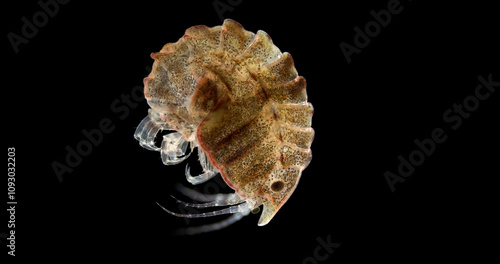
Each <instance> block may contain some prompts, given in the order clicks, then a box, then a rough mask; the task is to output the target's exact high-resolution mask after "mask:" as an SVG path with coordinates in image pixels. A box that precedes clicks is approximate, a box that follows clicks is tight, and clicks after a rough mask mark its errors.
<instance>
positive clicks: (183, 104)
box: [145, 19, 314, 225]
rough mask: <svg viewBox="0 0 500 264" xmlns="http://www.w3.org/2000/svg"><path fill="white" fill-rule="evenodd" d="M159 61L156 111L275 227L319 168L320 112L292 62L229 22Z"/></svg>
mask: <svg viewBox="0 0 500 264" xmlns="http://www.w3.org/2000/svg"><path fill="white" fill-rule="evenodd" d="M151 56H152V58H153V59H154V60H155V63H154V65H153V71H152V72H151V74H150V75H149V76H148V77H147V78H146V79H145V95H146V98H147V100H148V103H149V104H150V106H151V108H152V110H153V111H155V112H157V113H160V115H161V117H162V119H163V120H164V121H165V122H166V123H168V124H169V126H170V127H171V128H172V129H175V130H177V131H178V132H180V133H181V134H182V135H183V136H184V137H185V138H186V139H187V140H189V141H194V142H195V143H197V146H199V147H201V148H202V149H203V151H205V153H206V154H207V155H208V157H209V159H210V162H211V163H212V165H214V166H215V167H216V168H217V169H218V170H219V171H220V172H221V174H222V177H223V178H224V180H225V182H226V183H227V184H228V185H229V186H230V187H231V188H233V189H235V190H236V192H237V193H238V194H239V195H240V196H241V197H245V198H246V199H254V200H255V201H258V204H257V205H260V204H264V210H263V215H262V216H261V219H260V221H259V225H263V224H266V223H267V222H269V221H270V219H271V218H272V217H273V216H274V214H275V213H276V212H277V211H278V210H279V208H280V207H281V205H283V203H285V202H286V200H287V199H288V198H289V197H290V195H291V194H292V192H293V190H294V189H295V187H296V185H297V183H298V180H299V178H300V175H301V172H302V170H304V168H305V167H306V166H307V165H308V164H309V162H310V160H311V151H310V145H311V142H312V140H313V135H314V131H313V129H312V128H311V118H312V114H313V108H312V105H311V104H310V103H308V102H307V94H306V90H305V88H306V82H305V79H304V78H303V77H301V76H298V74H297V71H296V69H295V67H294V63H293V60H292V57H291V55H290V54H288V53H286V52H285V53H281V52H280V50H279V49H278V48H277V47H276V46H275V45H274V44H273V43H272V41H271V38H270V37H269V36H268V35H267V34H266V33H265V32H263V31H258V32H257V33H256V34H254V33H252V32H249V31H246V30H244V28H243V27H242V26H241V25H240V24H238V23H237V22H235V21H233V20H229V19H227V20H225V21H224V24H223V25H222V26H216V27H212V28H208V27H206V26H195V27H191V28H189V29H188V30H186V33H185V35H184V36H183V37H182V38H180V39H179V41H177V42H176V43H169V44H167V45H165V46H164V47H163V49H162V50H161V51H160V52H158V53H153V54H152V55H151Z"/></svg>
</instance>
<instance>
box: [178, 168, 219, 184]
mask: <svg viewBox="0 0 500 264" xmlns="http://www.w3.org/2000/svg"><path fill="white" fill-rule="evenodd" d="M218 173H219V171H205V172H203V173H202V174H200V175H198V176H191V173H190V172H189V164H186V179H187V181H188V182H189V183H191V184H193V185H196V184H200V183H204V182H206V181H208V180H210V179H211V178H213V177H214V176H215V175H217V174H218Z"/></svg>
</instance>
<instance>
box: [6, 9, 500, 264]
mask: <svg viewBox="0 0 500 264" xmlns="http://www.w3.org/2000/svg"><path fill="white" fill-rule="evenodd" d="M213 2H219V3H227V2H229V1H227V2H226V1H224V0H220V1H203V2H202V1H199V2H194V1H182V2H172V1H137V2H126V1H125V2H124V1H120V2H115V3H114V4H111V3H109V2H107V3H106V4H103V3H97V2H89V1H70V2H69V3H68V4H66V5H61V6H60V9H59V11H58V13H57V14H56V15H55V16H54V17H51V18H49V19H48V22H47V24H46V25H45V26H43V27H42V28H40V29H39V32H38V34H37V35H36V36H35V37H33V38H30V39H29V42H28V43H27V44H21V45H20V46H19V52H18V53H15V52H14V50H13V48H12V46H11V44H10V43H9V41H8V38H7V37H4V40H3V43H4V48H3V51H4V54H5V55H3V58H5V59H3V60H2V61H3V62H4V63H5V64H6V65H5V66H4V68H3V69H4V70H3V78H2V80H3V87H4V89H3V92H4V93H3V94H4V95H3V97H2V98H3V102H4V106H5V108H4V111H3V112H4V126H3V130H4V131H6V132H7V133H6V134H4V142H5V143H4V145H5V149H6V148H7V147H15V148H16V175H17V176H16V199H17V201H18V205H17V206H16V229H15V231H16V240H15V241H16V255H17V257H18V258H27V257H33V256H35V257H37V258H38V259H45V258H51V259H64V260H73V259H80V258H92V259H100V258H106V259H122V258H129V257H132V256H134V257H140V258H143V259H149V258H157V259H158V260H159V261H162V262H166V263H179V262H180V261H184V263H198V262H200V261H203V262H218V263H234V262H241V261H244V262H245V263H250V262H254V263H256V262H259V263H271V262H279V263H302V262H303V260H304V259H306V258H307V257H314V251H315V248H316V247H317V246H318V245H319V244H318V242H317V239H318V238H321V239H324V240H326V239H327V237H328V236H330V238H331V240H332V242H335V243H340V247H339V248H337V249H335V251H334V252H333V253H332V254H330V255H329V256H328V259H326V260H325V261H318V263H345V262H349V263H354V262H359V261H363V260H372V261H387V262H394V263H406V262H408V261H410V260H415V259H417V260H420V261H424V260H444V261H446V260H452V259H453V260H455V259H464V258H467V259H470V260H477V259H484V258H490V257H496V258H497V259H498V256H496V255H497V254H494V253H495V252H497V251H498V239H497V235H496V234H497V233H495V232H494V230H493V228H494V227H496V226H497V224H498V217H497V216H495V214H494V212H495V211H498V200H499V199H498V191H497V186H498V185H495V184H494V183H493V182H494V180H495V179H497V178H498V176H499V171H500V170H499V169H498V163H499V155H498V147H499V144H498V135H499V129H498V123H499V117H498V112H499V111H498V110H499V107H498V103H499V99H498V92H496V93H493V94H491V96H490V97H489V98H488V99H487V100H484V101H480V103H479V108H478V109H477V110H476V111H473V112H472V113H471V115H470V117H469V118H468V119H464V120H463V123H462V125H461V126H460V127H459V128H458V129H456V130H451V129H450V123H446V122H445V121H444V120H443V117H442V116H443V113H444V112H445V111H446V110H447V109H449V108H451V107H452V106H453V104H455V103H457V104H462V103H463V101H464V98H466V97H467V96H469V95H473V94H474V91H475V88H476V86H477V85H478V84H479V81H478V79H477V78H478V76H484V77H485V78H486V77H487V76H488V74H490V73H491V74H492V76H493V80H496V81H500V71H499V65H498V64H499V59H500V56H499V52H498V48H499V47H500V41H499V40H498V37H499V31H498V25H499V24H498V11H497V10H498V9H496V8H494V7H493V6H491V5H489V4H483V3H478V2H477V1H475V3H474V4H473V5H472V4H471V3H467V2H463V3H456V2H454V3H447V4H438V3H436V1H418V0H414V1H401V6H402V7H403V10H402V11H401V13H399V14H397V15H393V16H392V19H391V21H390V23H389V24H388V25H387V27H385V28H382V30H381V32H380V33H379V34H378V35H377V36H374V37H372V38H371V42H370V44H369V45H368V46H367V47H365V48H363V49H361V52H360V53H359V54H353V55H352V57H351V58H352V62H351V63H350V64H348V63H347V62H346V59H345V57H344V55H343V54H342V51H341V49H340V48H339V44H340V43H341V42H343V41H345V42H347V43H349V44H351V45H352V44H353V38H354V35H355V32H354V30H353V28H354V27H356V26H358V27H360V28H364V26H365V24H366V23H367V22H369V21H371V20H373V17H372V16H371V15H370V11H371V10H375V11H379V10H381V9H386V8H387V3H388V2H389V1H387V0H386V1H365V2H362V1H335V2H334V3H333V4H326V3H324V2H318V1H302V2H301V1H296V2H293V1H281V2H280V3H277V1H275V2H273V4H269V3H268V2H269V1H247V0H244V1H232V3H233V4H235V5H234V6H233V7H232V10H231V11H226V12H224V13H223V14H222V15H223V17H224V18H232V19H234V20H236V21H238V22H239V23H241V24H242V25H243V26H244V27H245V29H247V30H249V31H252V32H256V31H257V30H259V29H262V30H264V31H266V32H267V33H268V34H269V35H270V36H271V37H272V39H273V41H274V43H275V44H276V45H277V46H278V47H279V48H280V49H281V51H287V52H289V53H290V54H291V55H292V56H293V59H294V62H295V66H296V68H297V70H298V72H299V74H300V75H302V76H304V77H305V78H306V80H307V84H308V87H307V91H308V96H309V101H310V102H311V103H312V104H313V105H314V109H315V112H314V117H313V128H314V129H315V131H316V135H315V140H314V142H313V145H312V150H313V160H312V162H311V164H310V165H309V167H308V168H307V169H306V170H305V171H304V172H303V174H302V179H301V181H300V184H299V185H298V188H297V190H296V191H295V193H294V194H293V195H292V197H291V198H290V199H289V201H288V202H287V204H286V205H285V206H284V207H283V208H282V209H281V210H280V211H279V213H278V214H277V215H276V216H275V218H274V219H273V220H272V221H271V222H270V223H269V224H268V225H266V226H264V227H258V226H257V221H258V217H259V215H260V214H259V215H252V214H251V215H250V216H247V217H245V218H244V219H242V220H240V221H239V222H238V223H236V224H234V225H232V226H230V227H228V228H226V229H223V230H220V231H217V232H212V233H207V234H201V235H197V236H184V237H178V236H172V235H171V230H172V229H174V228H177V227H185V226H187V225H186V222H185V220H183V219H179V218H175V217H173V216H171V215H169V214H167V213H165V212H164V211H162V210H161V208H159V207H158V205H157V204H156V201H158V202H160V203H162V204H164V205H165V206H167V207H168V206H170V208H174V209H176V205H175V202H173V201H172V200H171V199H170V197H169V195H170V194H171V193H174V189H173V187H172V186H173V185H174V184H175V183H176V182H181V183H184V184H187V182H186V180H185V178H184V166H185V164H186V162H184V163H182V164H180V165H177V166H169V167H167V166H164V165H163V164H162V163H161V160H160V155H159V154H158V153H157V152H151V151H147V150H145V149H143V148H141V147H140V146H139V144H138V142H137V141H135V140H134V138H133V133H134V130H135V128H136V126H137V125H138V124H139V122H140V121H141V120H142V118H144V117H145V116H146V114H147V109H148V106H147V103H146V102H145V101H140V102H137V106H136V107H135V105H134V107H128V110H129V112H127V113H125V112H121V111H120V112H116V111H113V110H112V109H111V105H112V104H113V102H114V101H115V100H121V96H122V94H124V95H130V94H131V91H132V90H133V88H134V87H136V86H142V79H143V78H144V77H145V76H147V74H148V72H147V71H146V70H145V68H146V67H147V66H151V65H152V63H153V60H152V59H151V58H150V57H149V54H150V53H152V52H157V51H159V50H160V49H161V47H162V46H163V45H164V44H165V43H168V42H175V41H177V39H179V38H180V37H181V36H182V35H183V33H184V31H185V30H186V29H187V28H188V27H190V26H194V25H199V24H204V25H207V26H216V25H220V24H222V21H221V20H220V18H219V15H218V12H217V10H216V9H215V8H214V5H213ZM238 2H240V3H238ZM484 2H486V1H484ZM2 9H4V10H3V12H2V13H3V14H2V16H3V17H5V22H3V23H2V24H3V25H6V28H5V29H4V31H3V35H4V36H7V34H8V33H9V32H13V33H16V34H19V35H21V27H22V25H23V22H22V21H21V18H22V17H23V16H26V17H27V18H28V19H29V20H31V19H32V17H33V14H34V13H36V12H38V11H40V10H41V8H40V7H39V5H38V4H37V2H36V1H24V2H16V4H12V3H10V4H9V5H5V4H4V6H3V7H2ZM497 89H498V88H497ZM123 105H124V104H123V103H120V104H119V106H123ZM105 118H109V119H110V120H111V121H112V124H113V126H114V127H115V128H114V130H113V131H112V132H111V133H109V134H105V135H104V138H103V141H102V143H101V144H99V145H98V146H95V147H94V148H93V150H92V152H91V154H90V155H88V156H86V157H83V158H82V161H81V163H80V164H79V165H78V166H76V167H75V168H73V171H72V172H71V173H65V174H64V175H63V176H62V177H63V178H62V179H63V181H62V182H60V181H59V180H58V178H57V177H56V174H55V173H54V171H53V169H52V167H51V164H52V163H53V162H54V161H57V162H60V163H65V161H64V160H65V157H66V155H67V151H66V150H65V148H66V146H70V147H72V148H75V147H76V145H77V144H78V143H79V142H80V141H82V140H84V139H85V137H84V136H83V134H82V132H81V131H82V130H83V129H85V130H92V129H95V128H98V127H99V122H100V121H101V120H103V119H105ZM121 118H122V119H121ZM438 127H440V128H443V129H444V130H445V132H446V135H447V140H446V141H445V142H444V143H442V144H439V145H438V146H437V147H436V150H435V152H434V153H433V154H432V155H431V156H430V157H427V158H426V160H425V161H424V163H423V164H422V165H421V166H419V167H417V168H416V169H415V172H414V173H413V174H412V175H411V176H410V177H408V178H407V179H406V181H405V182H403V183H399V184H397V185H396V191H395V192H391V190H390V188H389V186H388V184H387V182H386V180H385V179H384V172H386V171H388V170H389V171H391V172H396V171H397V166H398V164H399V161H398V160H397V157H398V156H399V155H402V156H404V157H408V155H409V153H410V152H411V151H413V150H414V149H416V146H415V144H414V143H413V141H414V140H415V139H420V140H421V139H424V138H429V137H430V136H431V132H432V130H433V129H435V128H438ZM196 160H197V157H196V155H193V156H192V157H190V158H189V160H188V162H189V164H191V165H192V166H193V170H194V171H196V169H195V168H197V169H198V170H199V166H198V167H196V166H197V165H195V164H196V162H197V161H196ZM5 162H6V163H7V161H5ZM4 179H5V178H4ZM214 182H216V181H212V183H208V186H207V185H205V186H203V185H202V186H200V187H198V188H199V189H200V190H203V189H206V190H207V191H209V192H210V191H214V188H213V186H214V184H215V183H214ZM1 189H3V190H4V192H7V181H6V180H5V181H4V187H3V188H1ZM217 189H220V191H221V192H227V191H230V189H228V188H217ZM4 197H5V195H4ZM2 203H3V204H4V205H5V202H2ZM2 211H3V212H2V213H3V214H5V212H6V211H5V210H2ZM3 219H6V220H5V222H4V224H2V223H0V233H6V232H8V231H9V229H7V223H6V222H7V215H5V216H4V217H3ZM217 219H220V218H217ZM210 221H214V219H210V218H208V219H201V220H200V219H196V220H191V221H190V222H189V225H197V224H198V225H199V224H204V223H208V222H210ZM491 239H493V241H491ZM1 241H2V244H0V245H2V247H4V246H5V243H6V242H7V241H6V240H5V239H3V238H2V240H1ZM2 252H3V253H2V255H4V256H7V253H6V252H7V250H6V249H3V250H2ZM320 254H325V251H324V250H321V251H320Z"/></svg>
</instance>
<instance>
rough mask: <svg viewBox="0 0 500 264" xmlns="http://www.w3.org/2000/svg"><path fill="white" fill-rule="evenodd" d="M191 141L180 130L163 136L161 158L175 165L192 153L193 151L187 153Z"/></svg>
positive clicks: (166, 162) (168, 163) (164, 162)
mask: <svg viewBox="0 0 500 264" xmlns="http://www.w3.org/2000/svg"><path fill="white" fill-rule="evenodd" d="M189 143H190V142H189V141H187V140H186V139H185V138H184V136H182V134H181V133H179V132H174V133H170V134H167V135H165V136H163V141H162V142H161V160H162V161H163V164H165V165H175V164H179V163H181V162H182V161H184V160H185V159H187V158H188V157H189V155H191V152H190V153H188V154H186V151H187V147H188V146H189V145H190V144H189Z"/></svg>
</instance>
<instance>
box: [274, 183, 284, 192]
mask: <svg viewBox="0 0 500 264" xmlns="http://www.w3.org/2000/svg"><path fill="white" fill-rule="evenodd" d="M284 187H285V183H284V182H282V181H275V182H273V183H272V184H271V190H273V191H274V192H279V191H281V190H283V188H284Z"/></svg>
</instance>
